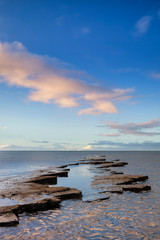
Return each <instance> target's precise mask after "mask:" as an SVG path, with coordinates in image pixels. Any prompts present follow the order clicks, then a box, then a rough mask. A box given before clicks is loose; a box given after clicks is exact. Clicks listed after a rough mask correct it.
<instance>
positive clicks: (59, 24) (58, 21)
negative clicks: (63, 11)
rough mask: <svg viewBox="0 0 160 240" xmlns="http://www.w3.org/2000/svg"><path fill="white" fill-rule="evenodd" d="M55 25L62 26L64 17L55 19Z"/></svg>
mask: <svg viewBox="0 0 160 240" xmlns="http://www.w3.org/2000/svg"><path fill="white" fill-rule="evenodd" d="M55 21H56V25H57V26H59V27H61V26H62V25H63V24H64V16H59V17H57V18H56V19H55Z"/></svg>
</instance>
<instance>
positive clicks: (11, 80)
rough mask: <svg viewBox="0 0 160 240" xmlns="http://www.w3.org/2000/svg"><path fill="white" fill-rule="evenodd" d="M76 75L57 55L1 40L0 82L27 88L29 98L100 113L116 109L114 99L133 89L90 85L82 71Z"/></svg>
mask: <svg viewBox="0 0 160 240" xmlns="http://www.w3.org/2000/svg"><path fill="white" fill-rule="evenodd" d="M47 60H50V61H47ZM48 62H49V63H48ZM51 63H52V64H51ZM66 65H67V64H66ZM73 75H74V76H75V75H76V71H75V70H71V69H67V68H64V67H62V66H61V63H60V62H59V61H58V60H56V59H49V58H47V57H42V56H39V55H36V54H32V53H29V52H28V51H27V50H26V48H25V47H24V46H23V45H22V44H21V43H19V42H14V43H11V44H10V43H0V77H1V78H0V82H6V83H7V84H8V85H10V86H14V85H15V86H19V87H24V88H28V89H29V90H30V93H29V96H28V99H29V100H30V101H35V102H44V103H52V104H56V105H58V106H59V107H62V108H69V107H81V108H82V109H81V110H80V111H79V113H78V114H79V115H82V114H92V115H98V114H103V113H117V112H118V110H117V108H116V106H115V102H120V101H126V100H128V99H130V98H131V96H130V94H131V93H132V92H133V91H134V90H133V89H113V90H112V89H107V88H105V87H101V86H95V85H89V84H87V83H86V82H85V81H83V80H81V79H80V77H81V78H82V77H83V76H84V73H83V72H80V71H77V76H78V78H76V77H73ZM82 103H83V105H82ZM86 105H89V107H85V106H86Z"/></svg>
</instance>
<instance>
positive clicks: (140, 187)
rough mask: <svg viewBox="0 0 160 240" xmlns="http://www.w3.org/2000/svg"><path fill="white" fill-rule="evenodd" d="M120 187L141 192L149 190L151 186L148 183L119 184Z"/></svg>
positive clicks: (124, 189)
mask: <svg viewBox="0 0 160 240" xmlns="http://www.w3.org/2000/svg"><path fill="white" fill-rule="evenodd" d="M121 188H122V189H123V191H131V192H142V191H148V190H151V187H150V186H148V185H140V184H136V185H121Z"/></svg>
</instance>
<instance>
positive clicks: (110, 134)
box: [98, 133, 120, 137]
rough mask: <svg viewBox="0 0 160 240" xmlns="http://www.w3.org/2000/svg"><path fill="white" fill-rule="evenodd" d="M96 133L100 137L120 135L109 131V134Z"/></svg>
mask: <svg viewBox="0 0 160 240" xmlns="http://www.w3.org/2000/svg"><path fill="white" fill-rule="evenodd" d="M98 135H99V136H102V137H118V136H120V133H109V134H98Z"/></svg>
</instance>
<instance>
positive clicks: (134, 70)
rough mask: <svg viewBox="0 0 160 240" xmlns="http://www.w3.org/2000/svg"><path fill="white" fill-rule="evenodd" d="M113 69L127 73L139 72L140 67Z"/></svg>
mask: <svg viewBox="0 0 160 240" xmlns="http://www.w3.org/2000/svg"><path fill="white" fill-rule="evenodd" d="M114 71H115V72H119V73H129V72H139V71H140V69H139V68H133V67H127V68H118V69H116V70H114Z"/></svg>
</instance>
